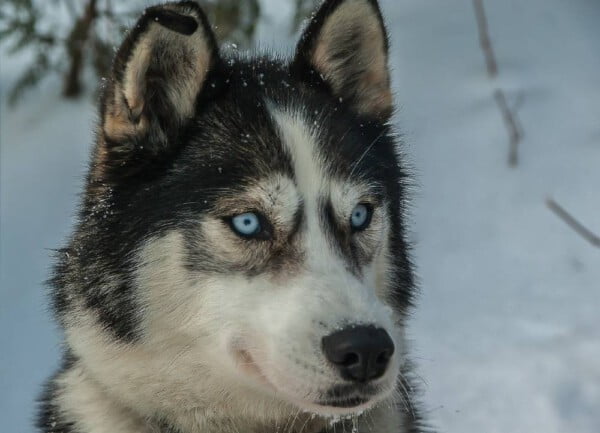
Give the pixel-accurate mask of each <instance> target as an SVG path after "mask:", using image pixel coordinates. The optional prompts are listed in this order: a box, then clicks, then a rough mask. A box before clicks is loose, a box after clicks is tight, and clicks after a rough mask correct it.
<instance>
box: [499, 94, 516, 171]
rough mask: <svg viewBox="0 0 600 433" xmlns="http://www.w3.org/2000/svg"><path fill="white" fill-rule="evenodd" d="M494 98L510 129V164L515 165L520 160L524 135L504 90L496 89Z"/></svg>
mask: <svg viewBox="0 0 600 433" xmlns="http://www.w3.org/2000/svg"><path fill="white" fill-rule="evenodd" d="M494 99H495V100H496V103H497V104H498V108H500V113H502V118H503V119H504V124H505V125H506V128H507V129H508V139H509V146H510V147H509V151H508V165H509V166H511V167H515V166H516V165H517V164H518V162H519V154H518V152H519V142H520V141H521V138H522V136H523V135H522V133H521V129H520V128H519V125H518V123H517V119H516V115H513V113H512V112H511V111H510V108H508V104H507V103H506V97H505V96H504V92H503V91H502V90H500V89H496V90H495V91H494Z"/></svg>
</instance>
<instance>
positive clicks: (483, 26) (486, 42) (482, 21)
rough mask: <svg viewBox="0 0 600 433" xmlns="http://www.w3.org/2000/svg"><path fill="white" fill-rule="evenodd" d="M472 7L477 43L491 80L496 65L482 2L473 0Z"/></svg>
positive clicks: (494, 73)
mask: <svg viewBox="0 0 600 433" xmlns="http://www.w3.org/2000/svg"><path fill="white" fill-rule="evenodd" d="M473 7H474V8H475V17H476V18H477V27H478V29H479V43H480V44H481V49H482V50H483V54H484V56H485V63H486V66H487V71H488V75H489V76H490V77H491V78H494V77H495V76H496V75H498V64H497V63H496V57H495V55H494V50H493V48H492V42H491V40H490V34H489V32H488V26H487V19H486V17H485V10H484V9H483V0H473Z"/></svg>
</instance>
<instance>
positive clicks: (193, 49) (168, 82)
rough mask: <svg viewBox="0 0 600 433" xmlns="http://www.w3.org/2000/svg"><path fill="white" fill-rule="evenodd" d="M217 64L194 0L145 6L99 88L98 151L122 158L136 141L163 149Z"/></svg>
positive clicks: (149, 149)
mask: <svg viewBox="0 0 600 433" xmlns="http://www.w3.org/2000/svg"><path fill="white" fill-rule="evenodd" d="M218 62H219V54H218V48H217V44H216V41H215V37H214V35H213V33H212V31H211V29H210V26H209V24H208V22H207V20H206V17H205V15H204V13H203V12H202V10H201V8H200V6H198V4H197V3H196V2H194V1H181V2H176V3H167V4H163V5H160V6H155V7H150V8H148V9H146V10H145V11H144V13H143V15H142V17H141V18H140V19H139V20H138V22H137V23H136V25H135V27H134V28H133V29H132V30H131V31H130V33H129V34H128V36H127V38H126V39H125V41H124V42H123V44H122V45H121V47H120V49H119V50H118V52H117V55H116V58H115V60H114V63H113V69H112V74H111V77H110V79H109V80H108V82H107V87H106V89H105V91H104V95H103V101H102V106H101V124H102V125H101V126H102V133H103V138H104V140H103V141H104V147H105V148H104V149H99V150H100V153H101V155H102V156H103V157H104V158H107V157H108V156H109V155H110V154H111V152H113V153H115V152H116V153H117V154H119V155H120V157H121V158H122V159H124V158H125V155H124V154H126V153H127V152H128V151H133V150H134V148H135V147H136V146H138V145H139V146H138V147H140V146H143V147H145V148H146V151H147V152H150V153H153V154H158V153H159V152H160V151H161V150H162V149H164V148H166V147H168V146H169V145H170V143H172V142H173V140H174V137H176V135H177V133H178V131H179V130H180V129H181V127H182V126H183V125H184V124H185V122H186V121H187V120H189V119H190V118H191V117H192V116H193V114H194V111H195V104H196V100H197V98H198V95H199V94H200V92H201V90H202V88H203V86H204V84H205V82H206V81H207V77H208V75H209V73H210V72H211V71H212V70H213V69H214V68H215V67H216V65H217V63H218ZM96 162H99V163H101V162H102V161H96Z"/></svg>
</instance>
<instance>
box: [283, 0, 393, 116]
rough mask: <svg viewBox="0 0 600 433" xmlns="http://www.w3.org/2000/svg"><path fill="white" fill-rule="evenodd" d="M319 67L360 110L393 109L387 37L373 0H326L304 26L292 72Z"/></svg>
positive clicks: (338, 94) (388, 111) (387, 111)
mask: <svg viewBox="0 0 600 433" xmlns="http://www.w3.org/2000/svg"><path fill="white" fill-rule="evenodd" d="M307 71H308V73H312V74H313V75H314V71H316V72H317V74H319V75H320V76H321V77H322V78H323V79H324V80H325V82H326V83H327V84H328V85H329V87H330V89H331V91H332V92H333V94H334V96H336V97H337V98H343V100H344V101H345V102H346V103H348V104H350V105H351V106H352V107H353V108H354V110H356V111H357V112H358V113H359V114H362V115H367V116H370V117H375V118H378V119H381V120H387V119H388V118H389V116H390V115H391V112H392V94H391V90H390V77H389V75H390V74H389V70H388V39H387V33H386V30H385V27H384V24H383V19H382V17H381V12H380V10H379V6H378V4H377V1H376V0H325V2H324V3H323V5H322V6H321V8H320V9H319V11H318V12H317V13H316V14H315V15H314V17H313V18H312V19H311V21H310V23H309V24H308V27H307V28H306V30H305V31H304V34H303V35H302V37H301V39H300V42H299V43H298V47H297V49H296V55H295V58H294V61H293V62H292V72H293V73H294V72H295V73H298V74H301V75H304V76H306V74H307Z"/></svg>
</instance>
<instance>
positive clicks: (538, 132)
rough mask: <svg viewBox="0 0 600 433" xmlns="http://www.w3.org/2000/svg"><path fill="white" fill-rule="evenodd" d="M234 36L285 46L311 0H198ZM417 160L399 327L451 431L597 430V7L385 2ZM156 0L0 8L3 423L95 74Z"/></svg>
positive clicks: (37, 310) (42, 320)
mask: <svg viewBox="0 0 600 433" xmlns="http://www.w3.org/2000/svg"><path fill="white" fill-rule="evenodd" d="M201 3H203V5H204V6H205V7H206V10H207V11H208V15H209V16H210V19H211V22H212V23H213V24H214V25H215V30H216V32H217V34H218V35H219V37H220V38H221V41H223V47H224V49H226V50H246V49H253V48H255V47H258V48H261V49H262V48H273V49H275V50H278V51H284V52H287V53H290V52H291V50H292V49H293V46H294V43H295V41H296V39H297V35H298V29H299V28H300V27H301V26H302V24H303V21H304V20H305V18H306V16H307V15H308V14H309V13H310V11H311V10H312V8H313V6H314V4H315V3H316V0H246V1H236V0H213V1H210V0H205V1H201ZM380 3H381V7H382V10H383V15H384V18H385V20H386V22H387V26H388V30H389V32H390V38H391V52H390V62H391V66H392V68H393V85H394V89H395V93H396V101H397V103H398V110H397V113H396V116H395V118H394V122H395V123H396V126H397V128H398V130H399V131H400V132H401V133H402V136H403V141H404V144H403V153H404V154H405V156H406V162H407V163H408V164H409V165H410V166H412V167H413V171H414V182H413V183H414V188H413V189H412V192H411V193H412V206H411V213H410V223H409V224H410V227H411V233H410V237H411V240H412V241H414V242H415V245H416V248H415V251H414V256H415V262H416V264H417V267H418V275H419V283H420V286H421V290H422V293H421V296H420V299H419V302H418V305H417V308H416V309H415V312H414V315H413V319H412V321H411V324H410V329H409V336H410V339H411V341H412V346H413V349H412V351H413V352H412V353H413V355H414V358H415V359H416V362H417V365H418V369H417V373H418V375H419V377H420V379H419V380H418V385H419V387H420V388H421V389H422V396H421V398H422V401H423V409H424V412H425V415H426V418H427V419H429V420H430V422H431V424H432V426H434V427H436V428H437V429H439V431H440V432H448V433H495V432H498V433H500V432H502V433H506V432H511V433H521V432H522V433H532V432H540V433H542V432H543V433H555V432H556V433H559V432H560V433H564V432H579V433H597V432H599V431H600V238H599V236H600V25H599V24H598V23H600V1H598V0H570V1H568V2H566V1H562V0H528V1H522V0H483V1H481V0H454V1H423V0H380ZM149 4H150V2H149V1H148V0H143V1H138V0H129V1H127V2H125V1H117V0H112V1H111V0H3V2H2V5H1V6H0V56H1V57H0V73H1V76H0V92H1V96H0V110H1V111H0V145H1V149H0V278H1V280H0V419H1V421H0V425H1V426H0V431H2V432H7V433H8V432H11V433H13V432H14V433H28V432H32V431H33V427H32V419H33V417H34V399H35V398H36V395H37V394H38V393H39V391H40V389H41V386H42V383H43V381H44V380H45V379H46V378H47V377H48V376H49V375H50V374H51V372H52V371H53V370H54V369H55V368H56V367H57V365H58V362H59V353H60V344H61V336H60V333H59V331H58V330H57V328H56V326H55V325H54V323H53V321H52V319H51V317H50V315H49V313H48V311H47V308H46V303H47V302H46V301H47V300H46V297H45V296H46V295H45V288H44V280H45V279H46V278H47V277H48V276H49V269H50V266H51V259H50V255H51V249H52V248H57V247H59V246H61V245H62V244H63V242H64V241H65V237H66V236H67V235H68V233H69V230H70V228H71V226H72V223H73V215H74V213H75V207H76V204H77V201H78V193H79V191H80V189H81V187H82V184H83V176H84V173H85V168H86V162H87V157H88V154H89V151H90V147H91V145H92V142H93V129H94V125H95V115H96V113H95V105H96V97H97V88H98V85H99V83H101V79H102V77H104V76H106V74H107V68H109V66H110V61H111V57H112V55H113V54H114V51H115V49H116V48H115V47H117V46H118V45H119V43H120V41H121V39H122V37H123V34H124V31H125V29H126V28H127V27H128V26H129V25H131V24H132V23H133V22H134V20H135V19H136V17H137V15H138V14H139V12H140V10H142V9H143V8H144V7H145V6H147V5H149Z"/></svg>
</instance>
